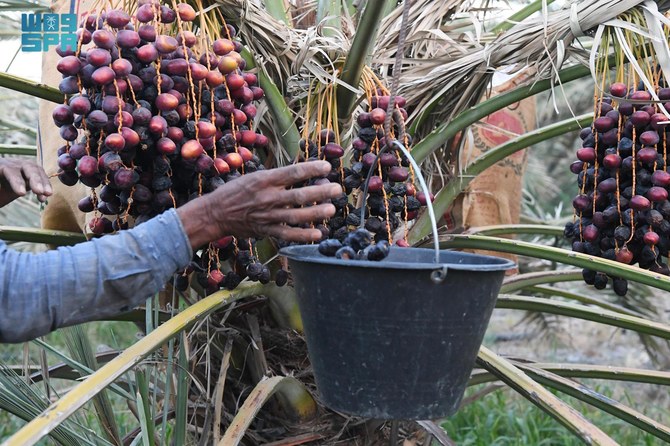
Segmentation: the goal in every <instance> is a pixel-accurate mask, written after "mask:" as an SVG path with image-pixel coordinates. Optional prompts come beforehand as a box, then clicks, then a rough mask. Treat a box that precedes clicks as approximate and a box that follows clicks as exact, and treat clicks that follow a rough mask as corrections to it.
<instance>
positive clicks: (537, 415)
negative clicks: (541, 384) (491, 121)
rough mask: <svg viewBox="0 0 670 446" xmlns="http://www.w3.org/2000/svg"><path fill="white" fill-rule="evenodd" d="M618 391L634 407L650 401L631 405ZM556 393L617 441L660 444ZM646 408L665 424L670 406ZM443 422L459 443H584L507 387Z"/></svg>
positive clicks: (638, 445)
mask: <svg viewBox="0 0 670 446" xmlns="http://www.w3.org/2000/svg"><path fill="white" fill-rule="evenodd" d="M481 389H482V386H478V387H475V388H473V389H470V390H469V391H468V392H466V398H467V396H468V395H472V394H473V393H475V392H476V391H477V390H481ZM596 390H597V391H599V392H601V393H603V394H605V395H607V396H610V397H611V396H612V393H615V392H614V391H613V390H612V389H611V388H609V387H603V386H596ZM616 393H620V392H616ZM617 396H618V397H619V398H621V402H622V403H624V404H627V405H630V406H632V407H634V408H636V409H638V410H643V407H641V406H647V407H649V406H651V404H635V402H634V401H633V400H632V398H630V397H628V396H627V394H626V393H625V392H623V397H621V396H619V395H617ZM559 397H561V399H564V400H565V401H566V402H567V403H568V404H571V405H573V407H575V408H576V409H577V410H579V411H580V412H581V413H583V414H584V415H585V416H586V418H588V419H589V420H590V421H591V422H593V423H594V424H595V425H597V426H598V427H599V428H601V429H602V430H603V431H604V432H605V433H606V434H608V435H609V436H611V437H612V438H613V439H614V440H615V441H617V442H618V443H619V444H621V445H626V446H652V445H660V444H663V442H662V441H661V440H659V439H658V438H656V437H653V436H652V435H649V434H647V433H646V432H643V431H641V430H639V429H636V428H634V427H632V426H630V425H629V424H627V423H624V422H623V421H621V420H619V419H616V418H614V417H612V416H610V415H609V414H606V413H604V412H602V411H599V410H597V409H594V408H592V407H590V406H588V405H585V404H583V403H581V402H579V401H578V400H575V399H573V398H569V397H565V396H564V395H559ZM647 403H648V402H647ZM636 406H637V407H636ZM650 410H651V411H653V413H646V415H649V416H651V417H652V418H654V419H656V420H658V421H660V422H662V423H666V424H667V423H668V421H670V411H668V409H663V408H656V409H650ZM442 427H443V428H444V429H445V430H446V431H447V433H448V435H449V436H450V437H451V438H452V439H453V440H454V441H455V442H456V444H458V445H459V446H527V445H533V446H573V445H574V446H578V445H583V443H582V442H581V441H580V440H578V439H577V438H576V437H574V436H573V435H572V434H571V433H570V432H569V431H568V430H567V429H566V428H564V427H563V426H561V425H560V424H558V423H557V422H556V421H554V420H553V419H552V418H550V417H549V416H547V415H546V414H545V413H544V412H542V411H541V410H540V409H538V408H536V407H535V406H533V405H532V404H531V403H529V402H528V401H527V400H525V399H523V398H521V397H519V396H518V395H516V394H515V393H513V392H512V391H510V390H509V389H507V388H506V389H505V390H498V391H496V392H493V393H491V394H489V395H486V396H485V397H483V398H481V399H479V400H477V401H476V402H474V403H472V404H469V405H467V406H466V407H464V408H463V409H461V410H460V411H459V412H458V413H457V414H456V415H454V416H452V417H451V418H449V419H447V420H445V421H444V422H443V423H442Z"/></svg>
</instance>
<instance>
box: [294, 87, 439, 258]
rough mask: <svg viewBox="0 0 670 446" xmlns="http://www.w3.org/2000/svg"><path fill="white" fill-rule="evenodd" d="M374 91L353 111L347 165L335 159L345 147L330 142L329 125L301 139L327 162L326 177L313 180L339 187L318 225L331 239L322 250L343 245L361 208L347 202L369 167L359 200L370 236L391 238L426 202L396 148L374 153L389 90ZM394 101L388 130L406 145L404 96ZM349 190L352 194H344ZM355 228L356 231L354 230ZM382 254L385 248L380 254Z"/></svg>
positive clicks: (382, 133) (377, 239)
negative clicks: (354, 130) (331, 212)
mask: <svg viewBox="0 0 670 446" xmlns="http://www.w3.org/2000/svg"><path fill="white" fill-rule="evenodd" d="M376 93H377V94H376V95H374V96H372V98H371V100H370V104H369V105H370V109H369V111H366V112H362V113H360V114H359V115H358V117H357V127H358V134H357V137H356V138H355V139H354V140H353V141H352V155H353V159H352V163H351V167H342V161H341V159H342V157H343V156H344V153H345V151H344V149H343V148H342V147H341V146H340V145H339V144H337V143H335V142H334V141H335V134H334V133H333V132H332V131H331V130H322V131H321V132H320V133H319V135H318V138H317V142H313V141H311V140H310V141H307V142H305V141H304V140H303V141H301V149H302V150H303V151H304V152H305V154H306V156H307V157H308V158H311V159H317V158H320V159H326V160H328V161H330V163H331V164H332V166H333V168H332V171H331V173H330V175H328V177H327V178H325V179H319V180H316V182H317V183H318V182H321V181H330V182H336V183H339V184H341V185H342V188H343V194H342V196H341V197H340V198H339V199H337V200H334V202H333V204H334V205H335V207H336V209H337V213H336V214H335V216H334V217H332V218H331V219H330V220H328V221H327V222H325V223H324V224H323V225H320V226H319V228H320V229H321V230H322V232H323V233H324V238H327V239H330V240H334V241H330V242H329V243H330V245H327V244H324V248H323V252H322V253H325V252H328V253H330V254H332V255H335V251H337V250H335V251H332V250H333V248H334V247H335V246H338V249H339V248H341V247H343V246H344V247H346V246H348V245H347V242H346V240H348V239H347V237H349V238H350V236H351V234H352V231H354V230H355V229H356V228H357V227H358V226H360V224H361V221H360V218H361V209H360V207H356V206H354V205H353V204H352V203H353V202H356V201H357V197H358V195H359V194H360V193H362V191H363V190H364V182H365V179H366V177H367V175H368V173H369V171H370V170H372V173H371V177H370V180H369V183H368V192H369V195H368V197H367V198H366V200H365V206H366V209H365V211H364V216H365V222H364V227H365V230H367V231H368V232H369V233H370V234H371V237H372V238H373V240H374V242H376V243H380V242H382V241H384V242H385V243H387V244H388V243H390V242H392V239H393V233H394V232H395V231H396V230H397V229H398V228H399V227H400V225H401V224H403V223H406V222H407V221H411V220H413V219H415V218H416V217H417V215H418V212H419V209H420V208H421V206H425V205H426V197H425V195H424V194H423V193H422V192H417V191H416V188H415V187H414V183H413V178H412V176H413V175H412V172H411V171H410V168H409V166H410V163H409V161H408V160H407V158H406V157H405V156H404V155H403V154H402V152H401V151H399V150H398V149H395V148H393V147H390V148H387V149H386V150H385V151H384V152H383V153H382V154H381V155H380V156H379V158H377V154H378V153H379V152H380V150H381V149H382V148H383V147H384V145H385V144H386V136H385V129H384V127H385V125H384V124H385V121H386V118H387V116H386V115H387V112H386V110H387V108H388V105H389V101H390V96H388V95H384V94H383V92H381V91H377V92H376ZM394 103H395V105H396V107H395V111H394V112H393V116H392V119H391V120H390V122H391V124H392V125H391V129H392V130H393V132H394V135H399V136H400V135H401V142H403V143H404V144H405V145H406V146H407V147H409V146H410V145H411V137H410V136H409V135H406V134H405V133H404V120H405V119H406V118H407V112H406V111H405V109H404V108H403V107H404V105H405V99H404V98H403V97H402V96H397V97H396V98H395V102H394ZM352 195H353V198H351V199H350V198H349V197H350V196H352ZM358 233H359V236H360V231H358ZM343 243H344V245H343ZM396 244H398V245H400V246H407V243H406V242H405V240H403V239H400V240H398V241H397V242H396ZM325 246H329V247H328V248H325ZM366 246H367V245H366ZM383 246H384V248H383V249H380V250H379V252H382V253H388V247H387V246H386V245H383ZM331 251H332V252H331ZM345 251H347V252H349V251H350V250H346V249H345V250H342V251H341V252H342V253H344V252H345ZM356 251H358V250H356ZM361 251H362V250H361ZM375 252H376V251H375ZM330 254H329V255H330ZM346 256H347V258H354V257H357V258H365V259H367V254H366V255H365V256H363V257H361V256H360V255H358V254H357V255H356V256H353V255H351V252H349V253H348V254H346ZM385 256H386V254H384V255H383V256H382V258H383V257H385ZM373 257H375V259H374V260H380V259H378V258H376V257H378V255H375V254H373Z"/></svg>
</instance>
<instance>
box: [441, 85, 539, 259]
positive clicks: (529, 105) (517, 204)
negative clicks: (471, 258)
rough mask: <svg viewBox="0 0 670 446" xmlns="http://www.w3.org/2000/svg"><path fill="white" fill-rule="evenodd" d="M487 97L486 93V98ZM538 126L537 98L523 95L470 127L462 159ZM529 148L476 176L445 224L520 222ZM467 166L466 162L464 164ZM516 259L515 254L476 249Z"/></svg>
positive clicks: (496, 90) (497, 91) (504, 88)
mask: <svg viewBox="0 0 670 446" xmlns="http://www.w3.org/2000/svg"><path fill="white" fill-rule="evenodd" d="M530 75H531V73H529V72H523V73H522V74H520V75H518V76H516V77H514V78H512V79H510V80H507V81H506V82H504V83H502V84H501V85H499V86H497V87H495V88H494V89H493V91H492V95H496V94H500V93H503V92H505V91H508V90H510V89H512V88H514V87H516V86H517V85H519V84H521V83H524V82H525V81H526V80H528V78H529V77H530ZM485 99H487V98H486V97H485V98H484V99H483V100H485ZM535 127H536V101H535V98H534V97H530V98H527V99H524V100H522V101H520V102H517V103H515V104H512V105H510V106H508V107H506V108H504V109H502V110H499V111H496V112H495V113H492V114H491V115H489V116H487V117H486V118H484V119H482V120H481V121H479V122H477V123H476V124H475V125H473V126H472V127H471V130H470V131H471V135H472V136H471V137H468V138H465V139H466V142H465V144H464V146H463V148H462V150H461V154H462V156H461V163H464V164H465V165H467V163H469V162H472V160H474V159H476V158H477V157H478V156H480V155H481V154H483V153H485V152H486V151H488V150H490V149H491V148H493V147H496V146H498V145H500V144H503V143H505V142H507V141H508V140H510V139H512V138H514V137H516V136H518V135H522V134H524V133H526V132H528V131H530V130H533V129H535ZM526 161H527V158H526V151H525V150H523V151H519V152H516V153H515V154H514V155H512V156H509V157H507V158H505V159H504V160H502V161H500V162H499V163H497V164H495V165H494V166H492V167H490V168H488V169H487V170H485V171H484V172H482V173H481V174H480V175H478V176H477V178H475V179H474V180H473V181H472V182H471V183H470V185H469V186H468V189H467V190H466V191H465V192H464V193H462V194H461V195H460V196H459V197H458V198H457V199H456V200H455V202H454V204H453V205H452V207H451V208H450V209H449V210H448V211H447V213H446V214H445V216H444V217H445V218H444V222H443V223H444V224H446V225H447V226H448V227H451V228H456V227H462V228H464V229H465V230H467V229H468V228H473V227H478V226H487V225H498V224H513V223H518V222H519V214H520V210H521V190H522V182H523V174H524V171H525V168H526ZM463 167H465V166H463ZM477 252H479V253H482V254H490V255H497V256H500V257H505V258H509V259H512V260H516V256H514V255H512V254H504V253H499V252H490V251H477Z"/></svg>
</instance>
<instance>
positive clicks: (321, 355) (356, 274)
mask: <svg viewBox="0 0 670 446" xmlns="http://www.w3.org/2000/svg"><path fill="white" fill-rule="evenodd" d="M280 254H282V255H285V256H286V257H288V259H289V264H290V267H291V272H292V273H293V276H294V279H295V288H296V292H297V296H298V303H299V306H300V313H301V316H302V321H303V324H304V329H305V336H306V338H307V347H308V351H309V357H310V360H311V363H312V367H313V369H314V375H315V379H316V384H317V388H318V390H319V393H320V395H321V398H322V401H323V402H324V403H325V404H326V405H327V406H328V407H330V408H332V409H334V410H337V411H341V412H345V413H348V414H352V415H357V416H362V417H369V418H378V419H407V420H422V419H435V418H440V417H446V416H449V415H452V414H453V413H455V412H456V409H457V408H458V405H459V403H460V401H461V399H462V398H463V393H464V391H465V386H466V384H467V381H468V378H469V376H470V373H471V372H472V369H473V367H474V363H475V358H476V356H477V352H478V350H479V346H480V345H481V342H482V339H483V337H484V332H485V331H486V327H487V325H488V322H489V319H490V317H491V313H492V311H493V307H494V305H495V301H496V297H497V295H498V292H499V290H500V286H501V284H502V280H503V277H504V275H505V270H508V269H510V268H513V267H514V263H513V262H511V261H509V260H506V259H502V258H499V257H490V256H483V255H476V254H466V253H460V252H455V251H440V252H439V263H438V264H436V263H435V255H436V252H435V251H434V250H430V249H420V248H400V247H392V248H391V251H390V253H389V256H388V257H387V258H386V259H384V260H382V261H381V262H371V261H361V260H341V259H336V258H334V257H326V256H323V255H321V254H320V253H319V252H318V247H317V246H316V245H310V246H291V247H288V248H284V249H282V250H281V251H280ZM444 267H446V270H445V269H444ZM436 272H440V273H441V274H444V273H445V272H446V277H440V279H441V281H440V280H435V276H434V274H435V273H436Z"/></svg>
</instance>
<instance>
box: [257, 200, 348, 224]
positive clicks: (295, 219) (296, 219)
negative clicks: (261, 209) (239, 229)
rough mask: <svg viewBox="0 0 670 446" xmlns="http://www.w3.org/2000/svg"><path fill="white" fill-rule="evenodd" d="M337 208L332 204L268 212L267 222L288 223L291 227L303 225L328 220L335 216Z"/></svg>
mask: <svg viewBox="0 0 670 446" xmlns="http://www.w3.org/2000/svg"><path fill="white" fill-rule="evenodd" d="M335 211H336V209H335V206H333V205H332V204H330V203H324V204H318V205H316V206H309V207H305V208H279V209H273V210H271V211H268V214H267V216H266V218H267V220H269V221H270V222H271V224H274V223H275V222H281V223H288V224H290V225H301V224H304V223H313V222H317V221H322V220H326V219H327V218H330V217H332V216H333V215H335Z"/></svg>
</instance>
